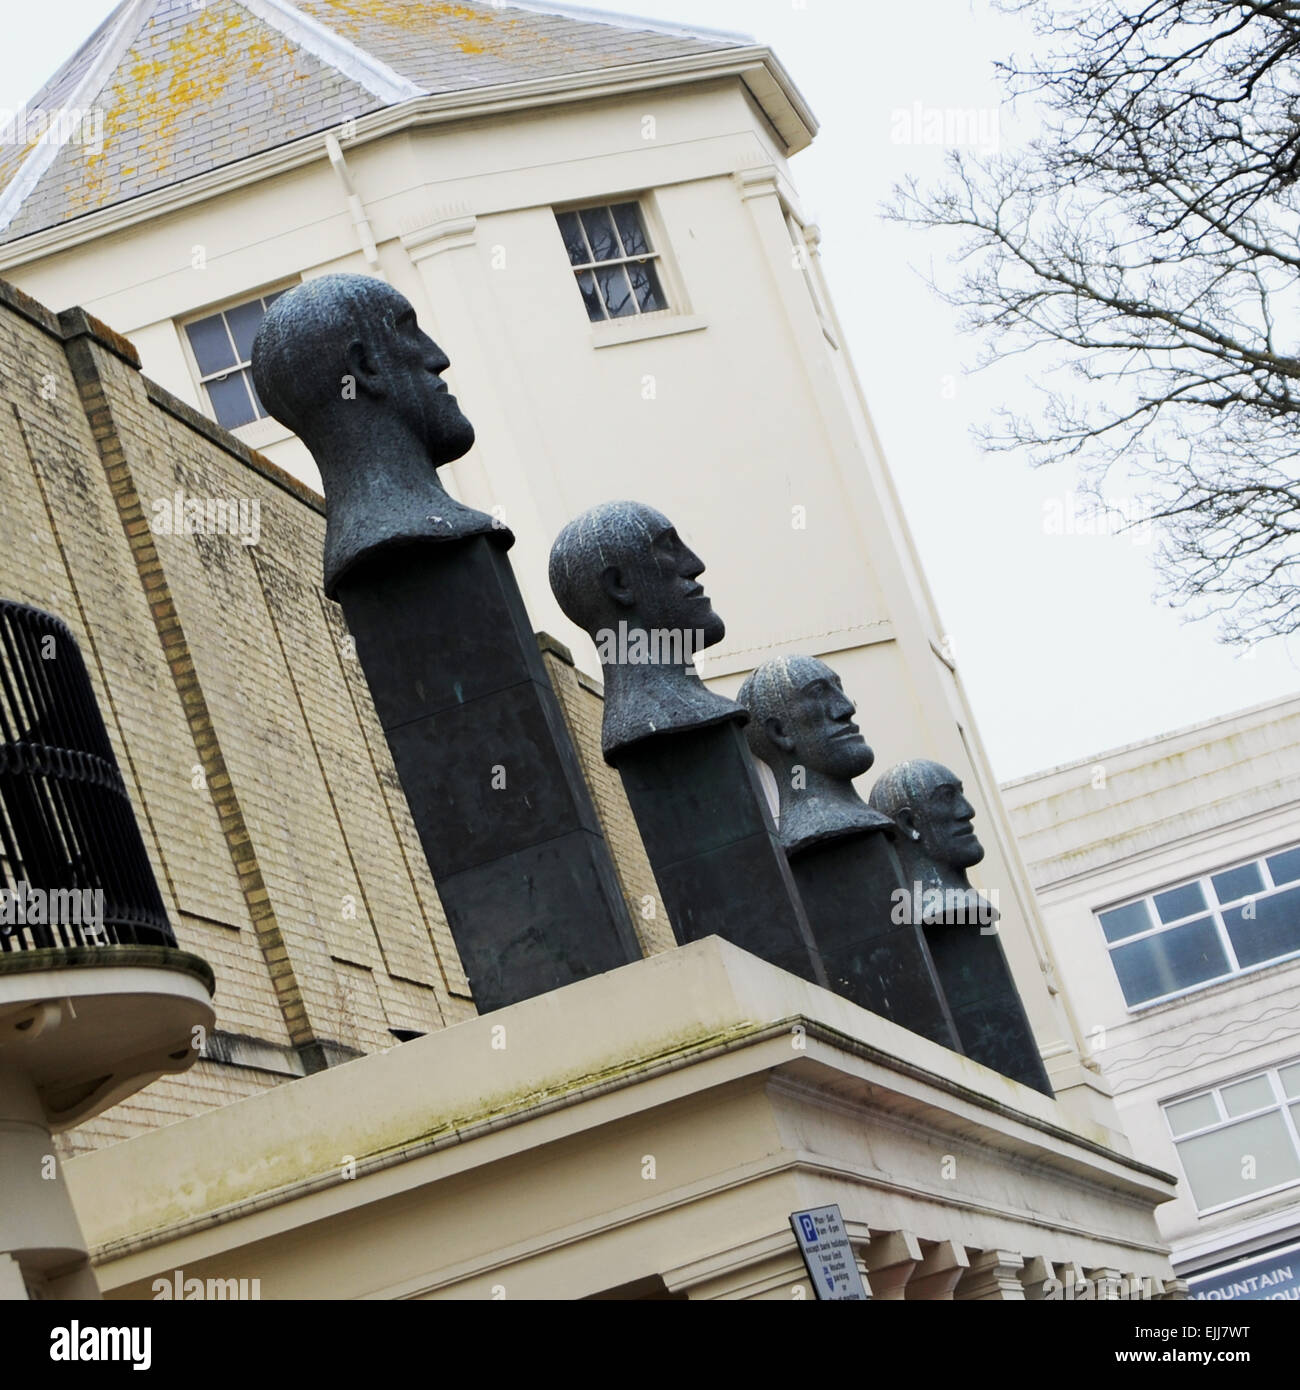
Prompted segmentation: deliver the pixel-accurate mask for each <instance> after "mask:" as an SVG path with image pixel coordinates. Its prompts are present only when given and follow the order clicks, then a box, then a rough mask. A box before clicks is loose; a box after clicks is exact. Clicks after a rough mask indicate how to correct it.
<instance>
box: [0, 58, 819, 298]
mask: <svg viewBox="0 0 1300 1390" xmlns="http://www.w3.org/2000/svg"><path fill="white" fill-rule="evenodd" d="M760 71H762V72H763V74H764V77H763V80H762V81H761V82H759V81H758V80H757V78H756V74H757V73H759V72H760ZM723 76H732V77H738V78H740V80H741V81H742V82H744V83H745V84H746V85H747V86H749V88H750V90H751V91H754V88H755V87H756V86H761V87H763V88H765V89H766V90H767V93H768V97H767V99H768V101H772V100H773V98H776V99H778V101H779V102H780V104H782V105H785V107H786V109H785V114H784V115H782V113H781V112H780V111H775V112H772V111H769V119H772V116H773V115H776V117H777V121H774V122H773V124H774V128H775V126H776V125H777V123H778V122H779V123H780V124H782V125H786V124H787V123H788V122H790V121H793V126H794V132H797V135H798V138H797V139H796V140H794V141H793V142H792V141H791V139H790V137H784V138H786V141H787V147H788V148H789V149H790V150H791V152H793V151H795V150H798V149H802V148H803V147H804V146H805V145H807V144H808V143H810V141H811V139H812V136H813V134H814V133H815V131H816V129H817V126H816V121H815V118H814V117H813V116H812V113H811V112H809V111H808V109H807V107H806V106H805V105H804V104H803V100H802V98H801V97H800V96H799V93H798V90H797V89H796V88H795V87H794V85H793V83H791V82H790V80H789V77H788V75H787V74H785V72H784V69H782V68H781V65H780V63H779V62H778V61H777V59H776V57H775V55H774V54H773V53H772V51H771V50H770V49H768V48H765V47H763V46H762V45H755V46H753V47H749V48H732V49H719V50H717V51H715V52H712V53H698V54H690V55H684V56H682V57H680V58H672V59H660V60H657V61H654V62H650V63H641V64H634V65H630V66H628V67H623V68H613V69H592V70H588V71H585V72H581V73H566V74H564V75H563V76H562V77H547V78H539V79H531V80H528V81H523V82H509V83H500V84H496V85H493V86H485V87H475V88H469V89H462V90H457V91H453V92H430V93H427V94H422V95H421V96H420V97H419V99H418V100H415V101H411V102H404V103H401V104H399V105H395V106H384V107H380V108H378V109H376V110H374V111H370V112H367V113H366V114H365V115H363V116H359V117H357V122H356V126H355V128H353V129H350V130H349V135H348V141H347V147H348V148H349V149H350V148H352V147H353V146H355V145H357V144H362V143H366V142H368V141H370V140H377V139H383V138H385V137H386V136H389V135H392V134H394V133H395V132H397V131H399V130H403V129H406V128H408V127H411V126H423V125H428V124H434V123H441V122H444V121H455V120H462V119H465V118H473V117H481V116H487V115H501V114H505V113H508V112H512V111H518V110H526V109H535V108H537V107H539V106H545V105H552V104H557V103H560V102H569V101H581V100H587V99H591V98H598V97H603V96H608V95H613V94H615V93H620V92H626V91H639V90H653V89H655V88H658V87H665V86H670V85H676V84H679V83H685V82H691V81H698V80H701V79H703V80H706V81H707V80H710V79H712V78H714V77H723ZM755 96H756V99H757V100H759V102H760V104H763V96H762V95H761V94H760V93H757V92H756V93H755ZM791 96H793V98H794V100H793V101H791V100H790V98H791ZM786 103H788V104H786ZM325 129H329V127H326V128H325ZM794 132H792V133H794ZM323 134H324V130H322V131H320V132H317V133H315V134H311V135H305V136H302V137H300V138H298V139H296V140H292V141H289V142H287V143H285V144H283V145H275V146H272V147H270V148H268V149H265V150H261V151H259V152H258V153H256V154H252V155H247V156H245V157H243V158H241V159H237V160H233V161H231V162H230V163H229V164H224V165H220V166H218V167H216V168H214V169H209V170H206V171H205V172H203V173H201V174H196V175H194V176H192V177H191V178H188V179H182V180H180V181H178V182H176V183H173V184H168V185H166V186H164V187H162V188H155V189H150V190H148V191H147V192H143V193H139V194H136V195H134V196H133V197H131V198H127V199H124V200H122V201H121V202H118V203H111V204H109V205H107V206H106V207H103V208H98V209H96V210H94V211H92V212H87V213H83V214H81V215H80V216H78V217H74V218H70V219H68V220H67V221H64V222H59V223H55V224H53V225H51V226H49V227H44V228H41V229H39V230H37V231H33V232H28V233H26V234H25V235H23V236H21V237H15V238H14V239H13V240H12V241H8V242H4V241H0V274H3V273H5V272H6V271H7V270H11V269H14V268H16V267H18V266H21V265H27V264H30V263H31V262H33V261H36V260H40V259H43V258H44V257H45V256H49V255H54V254H56V253H58V252H62V251H66V250H68V249H70V248H71V247H73V246H77V245H80V244H82V243H83V242H88V241H92V240H94V239H96V238H97V237H100V236H109V235H113V234H115V233H117V232H121V231H124V230H126V229H127V228H128V227H130V226H133V225H135V224H136V223H137V222H139V221H141V220H143V219H145V218H148V217H158V216H162V215H164V214H166V213H170V212H175V211H177V210H178V209H179V208H180V207H183V206H188V205H189V204H191V203H195V202H201V201H203V200H205V199H207V198H212V197H218V196H220V195H222V194H224V193H227V192H229V191H230V190H231V189H233V188H236V187H242V186H244V185H247V184H252V183H256V182H259V181H260V180H262V179H265V178H268V177H273V176H274V175H276V174H279V173H283V172H285V171H286V170H288V169H291V168H297V167H299V166H301V165H303V164H307V163H310V162H311V161H312V160H314V159H320V158H323V157H325V153H326V151H325V145H324V141H323V138H322V137H323Z"/></svg>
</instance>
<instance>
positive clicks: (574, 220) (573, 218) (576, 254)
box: [555, 212, 591, 265]
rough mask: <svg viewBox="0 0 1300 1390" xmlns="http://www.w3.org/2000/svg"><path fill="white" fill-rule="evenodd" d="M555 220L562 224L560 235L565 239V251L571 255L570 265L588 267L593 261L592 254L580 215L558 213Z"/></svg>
mask: <svg viewBox="0 0 1300 1390" xmlns="http://www.w3.org/2000/svg"><path fill="white" fill-rule="evenodd" d="M555 220H556V221H557V222H558V223H559V224H560V235H561V236H562V237H563V238H564V249H565V250H566V251H567V252H568V253H569V264H570V265H586V264H587V263H588V262H589V261H590V260H591V252H590V251H588V250H587V243H586V240H585V239H584V237H583V235H582V223H580V222H579V221H578V214H577V213H576V212H557V213H556V214H555Z"/></svg>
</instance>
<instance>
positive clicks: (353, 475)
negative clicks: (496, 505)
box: [252, 275, 514, 596]
mask: <svg viewBox="0 0 1300 1390" xmlns="http://www.w3.org/2000/svg"><path fill="white" fill-rule="evenodd" d="M252 360H253V383H254V385H255V386H256V387H257V393H258V395H259V396H260V397H261V399H262V402H263V404H264V405H265V406H266V408H267V409H268V410H269V411H270V412H271V414H272V415H273V416H275V418H276V419H277V420H279V421H280V422H281V424H283V425H285V426H287V427H288V428H289V429H291V430H292V431H293V432H294V433H295V434H296V435H297V436H298V437H299V438H300V439H301V440H302V441H303V443H304V444H306V446H307V447H308V449H310V450H311V453H312V456H313V458H314V459H315V460H316V465H317V467H318V468H319V469H320V472H321V478H322V480H323V483H324V487H325V498H326V506H327V516H328V520H327V527H326V534H325V591H326V593H328V594H330V595H331V596H333V595H334V593H335V589H336V586H337V584H338V581H339V579H340V578H341V577H342V576H343V574H344V573H345V572H346V571H347V570H348V569H350V568H351V567H352V566H353V565H354V564H356V563H357V561H358V560H360V559H362V558H363V557H365V556H369V555H371V554H374V553H375V552H376V551H378V550H381V549H386V548H388V547H390V546H394V545H401V544H409V543H412V542H417V541H446V540H458V539H461V538H463V537H467V536H475V535H483V534H489V535H492V536H494V537H495V538H496V539H497V540H498V542H499V543H500V544H502V545H504V546H508V545H510V544H511V542H512V541H513V539H514V538H513V536H511V534H510V532H509V531H508V530H506V529H505V528H504V527H503V526H502V525H501V524H500V523H499V522H497V521H496V520H495V519H494V518H493V517H491V516H489V515H487V514H486V513H485V512H480V511H477V510H475V509H474V508H472V507H467V506H465V505H464V504H463V503H461V502H457V501H456V500H455V499H454V498H452V497H451V496H450V495H449V494H448V493H447V491H446V490H445V489H444V488H443V486H442V484H441V483H440V482H439V480H438V474H437V469H438V468H440V467H441V466H442V465H443V464H446V463H451V462H452V461H453V460H454V459H458V458H460V457H461V456H462V455H463V454H465V453H466V452H468V450H469V449H470V447H471V446H472V445H473V443H474V427H473V426H472V425H471V424H470V422H469V421H468V420H467V419H466V418H465V416H464V415H463V414H462V413H461V409H460V406H459V404H458V402H457V400H456V398H455V396H453V395H452V394H451V393H450V392H449V391H448V389H447V384H446V382H444V381H443V380H442V373H443V372H445V371H446V370H447V367H448V366H449V365H450V363H449V361H448V359H447V356H446V354H445V353H444V352H443V351H442V349H441V348H440V347H439V346H438V345H437V344H436V343H435V342H434V341H433V340H432V339H431V338H430V337H429V336H428V335H427V334H426V333H424V332H423V330H422V329H421V328H420V326H419V324H418V323H417V322H416V315H415V309H414V308H413V307H412V305H411V303H410V301H409V300H407V299H406V298H405V297H404V296H403V295H402V294H400V293H399V292H398V291H397V290H395V289H393V287H392V286H391V285H389V284H387V283H386V282H385V281H383V280H377V279H374V278H373V277H371V276H367V275H323V276H320V277H318V278H316V279H314V280H307V281H305V282H304V283H303V284H301V285H298V286H295V288H293V289H291V290H289V291H288V292H287V293H285V294H283V295H281V296H280V297H279V298H278V299H276V301H275V302H274V303H273V304H272V305H271V307H270V309H268V310H267V313H266V317H265V318H264V319H263V320H262V324H261V327H260V328H259V329H258V332H257V337H256V339H255V340H254V343H253V359H252Z"/></svg>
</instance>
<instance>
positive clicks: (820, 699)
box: [737, 656, 893, 855]
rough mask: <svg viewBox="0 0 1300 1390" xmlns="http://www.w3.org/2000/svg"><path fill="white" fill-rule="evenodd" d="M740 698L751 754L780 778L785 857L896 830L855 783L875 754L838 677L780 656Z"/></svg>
mask: <svg viewBox="0 0 1300 1390" xmlns="http://www.w3.org/2000/svg"><path fill="white" fill-rule="evenodd" d="M737 699H738V701H739V702H740V704H741V705H742V706H743V707H744V709H745V710H746V711H748V713H749V718H750V722H749V724H748V725H747V726H746V729H745V736H746V738H747V739H748V740H749V748H750V752H752V753H753V755H754V756H755V757H756V758H761V759H762V760H763V761H764V762H765V763H766V764H767V765H768V767H769V768H771V769H772V773H773V775H774V776H775V778H776V783H777V789H778V792H779V795H780V808H779V818H780V819H779V825H778V833H779V834H780V837H781V844H782V846H783V847H784V849H785V851H786V853H787V854H791V855H794V854H798V853H799V852H800V851H801V850H805V849H809V848H811V847H812V846H813V845H816V844H822V843H824V842H826V841H828V840H834V839H839V838H841V837H843V836H846V835H854V834H859V833H861V832H862V831H866V830H884V829H890V830H892V829H893V822H892V821H891V820H890V819H889V817H888V816H886V815H883V814H882V813H881V812H879V811H874V810H872V809H871V807H870V806H868V805H867V803H866V802H865V801H863V799H862V798H861V797H860V796H859V795H858V793H857V792H856V791H855V790H854V787H853V779H854V778H855V777H857V776H860V775H861V774H862V773H864V772H866V771H867V770H868V769H869V768H870V767H871V765H872V763H873V762H874V761H875V754H874V753H873V752H872V751H871V749H870V748H869V747H868V745H867V741H866V740H865V739H864V738H863V737H862V734H861V732H860V731H859V729H858V726H857V725H856V724H855V723H854V722H853V716H854V714H855V713H856V712H857V707H856V706H855V705H854V703H853V701H852V700H850V699H849V697H848V696H847V695H846V694H845V693H844V686H843V684H842V683H841V681H840V678H839V676H838V675H837V674H836V673H835V672H834V671H833V670H832V669H831V668H830V667H829V666H827V665H826V663H825V662H824V661H819V660H818V659H817V658H816V657H812V656H782V657H777V658H776V659H775V660H773V661H768V662H765V663H764V664H763V665H762V666H760V667H758V669H757V670H755V671H753V672H751V674H750V675H749V676H748V677H746V679H745V683H744V684H743V685H742V686H741V687H740V691H739V694H738V695H737Z"/></svg>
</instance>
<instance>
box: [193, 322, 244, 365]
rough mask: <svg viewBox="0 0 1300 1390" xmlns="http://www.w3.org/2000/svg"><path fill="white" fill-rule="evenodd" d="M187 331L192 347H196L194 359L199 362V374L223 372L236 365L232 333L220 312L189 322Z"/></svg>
mask: <svg viewBox="0 0 1300 1390" xmlns="http://www.w3.org/2000/svg"><path fill="white" fill-rule="evenodd" d="M185 332H186V333H187V334H188V335H189V339H190V347H192V348H193V349H194V360H195V361H196V362H197V363H198V364H199V375H200V376H207V375H208V374H209V372H222V371H225V369H226V368H227V367H233V366H234V365H235V353H234V349H233V348H231V346H230V335H229V334H228V333H227V332H226V325H225V323H224V322H223V321H222V318H221V315H220V314H213V315H212V316H211V317H210V318H206V319H199V320H198V321H197V322H196V323H187V324H186V325H185Z"/></svg>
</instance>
